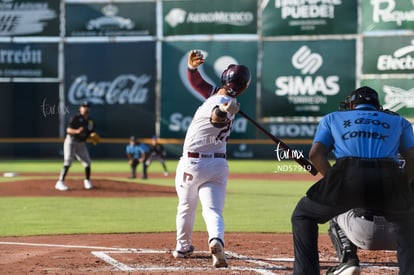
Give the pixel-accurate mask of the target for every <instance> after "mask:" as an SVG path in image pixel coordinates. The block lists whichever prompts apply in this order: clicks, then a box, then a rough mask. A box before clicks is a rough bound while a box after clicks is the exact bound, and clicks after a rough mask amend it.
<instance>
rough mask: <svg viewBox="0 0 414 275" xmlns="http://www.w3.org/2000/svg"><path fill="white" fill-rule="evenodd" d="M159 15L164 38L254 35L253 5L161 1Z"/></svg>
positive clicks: (244, 1)
mask: <svg viewBox="0 0 414 275" xmlns="http://www.w3.org/2000/svg"><path fill="white" fill-rule="evenodd" d="M162 14H163V29H164V35H187V34H256V33H257V3H256V1H251V0H227V1H222V0H209V1H188V0H172V1H164V2H163V11H162Z"/></svg>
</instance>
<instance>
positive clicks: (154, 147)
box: [145, 136, 168, 176]
mask: <svg viewBox="0 0 414 275" xmlns="http://www.w3.org/2000/svg"><path fill="white" fill-rule="evenodd" d="M166 156H167V151H165V149H164V146H163V145H162V144H161V143H159V142H158V137H157V136H153V137H152V143H151V145H150V153H149V157H148V160H147V161H146V162H145V163H146V164H147V166H150V165H151V163H152V161H154V160H158V161H159V162H160V163H161V165H162V168H163V169H164V176H168V169H167V165H166V164H165V157H166Z"/></svg>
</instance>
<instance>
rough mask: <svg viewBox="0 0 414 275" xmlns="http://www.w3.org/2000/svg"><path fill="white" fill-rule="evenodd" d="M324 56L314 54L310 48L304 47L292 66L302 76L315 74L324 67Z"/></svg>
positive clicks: (295, 55) (293, 59) (298, 52)
mask: <svg viewBox="0 0 414 275" xmlns="http://www.w3.org/2000/svg"><path fill="white" fill-rule="evenodd" d="M322 63H323V60H322V56H320V55H319V54H317V53H312V52H311V50H310V49H309V47H308V46H302V47H301V48H300V49H299V50H298V51H297V52H296V53H295V54H294V55H293V56H292V65H293V67H295V68H296V69H299V70H301V73H302V74H314V73H315V72H316V71H317V70H319V68H320V67H321V66H322Z"/></svg>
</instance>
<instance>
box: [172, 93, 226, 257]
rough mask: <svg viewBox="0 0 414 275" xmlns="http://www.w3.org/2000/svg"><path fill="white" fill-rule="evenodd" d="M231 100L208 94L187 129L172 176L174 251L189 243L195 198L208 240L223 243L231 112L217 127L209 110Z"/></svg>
mask: <svg viewBox="0 0 414 275" xmlns="http://www.w3.org/2000/svg"><path fill="white" fill-rule="evenodd" d="M231 100H232V98H231V97H229V96H225V95H217V94H216V95H213V96H211V97H209V98H208V99H207V100H206V101H205V102H204V103H203V104H202V105H201V106H200V107H199V108H198V109H197V111H196V113H195V114H194V117H193V120H192V122H191V124H190V126H189V128H188V130H187V134H186V137H185V141H184V147H183V155H182V157H181V158H180V161H179V162H178V166H177V171H176V178H175V187H176V190H177V195H178V200H179V202H178V208H177V217H176V226H177V246H176V250H177V251H187V250H188V249H189V247H190V245H191V243H192V232H193V226H194V219H195V214H196V210H197V205H198V200H199V199H200V202H201V206H202V215H203V218H204V222H205V224H206V227H207V232H208V236H209V240H211V239H213V238H219V239H221V240H222V241H223V242H224V220H223V215H222V213H223V209H224V201H225V196H226V187H227V176H228V165H227V160H226V158H225V154H226V145H227V139H228V136H229V134H230V131H231V125H232V122H233V119H234V115H231V114H230V113H227V118H228V119H229V122H228V124H227V125H226V126H224V127H222V128H218V127H215V126H214V125H213V124H212V123H211V113H212V111H213V109H214V108H215V107H216V106H218V105H220V104H223V103H226V102H229V101H231ZM233 100H234V99H233Z"/></svg>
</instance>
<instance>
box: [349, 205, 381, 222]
mask: <svg viewBox="0 0 414 275" xmlns="http://www.w3.org/2000/svg"><path fill="white" fill-rule="evenodd" d="M353 212H354V214H355V216H357V217H359V218H361V219H364V220H367V221H371V222H373V221H374V217H376V216H384V213H383V212H381V211H375V210H366V209H360V208H356V209H354V210H353Z"/></svg>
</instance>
